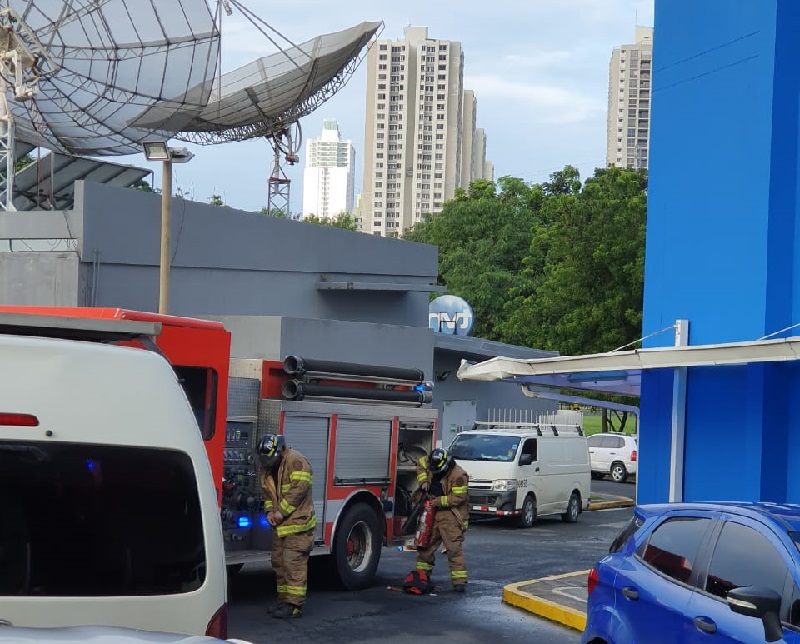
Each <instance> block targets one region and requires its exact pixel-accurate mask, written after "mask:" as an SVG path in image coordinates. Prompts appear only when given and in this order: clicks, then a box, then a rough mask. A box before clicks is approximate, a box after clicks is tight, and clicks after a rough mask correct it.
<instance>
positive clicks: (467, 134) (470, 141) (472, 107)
mask: <svg viewBox="0 0 800 644" xmlns="http://www.w3.org/2000/svg"><path fill="white" fill-rule="evenodd" d="M477 124H478V100H477V99H476V98H475V92H473V91H472V90H471V89H465V90H464V97H463V98H462V107H461V183H460V185H461V187H462V188H464V189H465V190H466V189H467V188H469V184H471V183H472V182H473V181H474V180H475V179H476V177H475V165H474V154H475V143H476V131H477ZM481 174H483V168H481Z"/></svg>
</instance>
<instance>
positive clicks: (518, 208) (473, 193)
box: [404, 178, 537, 339]
mask: <svg viewBox="0 0 800 644" xmlns="http://www.w3.org/2000/svg"><path fill="white" fill-rule="evenodd" d="M498 186H499V187H500V190H499V191H498ZM512 187H513V190H512V189H511V188H512ZM506 190H508V192H506ZM530 203H531V189H530V188H529V187H528V186H527V185H525V184H524V182H522V183H521V185H520V184H519V183H517V182H512V181H510V180H509V181H506V178H503V179H500V180H499V181H498V184H494V183H493V182H491V181H486V180H479V181H475V182H474V183H473V184H472V185H471V186H470V188H469V190H467V191H464V190H460V191H457V194H456V197H455V198H454V199H452V200H451V201H447V202H446V203H445V204H444V207H443V209H442V211H441V212H440V213H439V214H437V215H436V216H432V217H427V218H426V219H425V220H424V221H423V222H421V223H419V224H417V225H415V226H414V227H413V228H412V229H411V230H408V231H406V233H405V235H404V238H405V239H407V240H410V241H416V242H422V243H426V244H433V245H434V246H437V247H438V248H439V284H440V285H443V286H446V287H447V292H448V293H451V294H453V295H459V296H461V297H463V298H464V299H465V300H467V301H468V302H469V303H470V304H471V306H472V308H473V311H474V312H475V328H474V331H473V332H474V334H475V335H478V336H480V337H484V338H488V339H498V336H499V332H500V329H501V327H502V325H503V324H504V321H505V319H504V315H505V313H504V310H503V304H504V302H506V301H507V300H508V298H509V297H510V294H511V291H512V289H513V288H514V285H515V282H516V276H517V273H518V272H519V268H520V265H521V263H522V260H523V258H524V257H525V255H526V253H527V251H528V248H529V247H530V244H531V230H532V225H533V223H534V222H535V220H536V216H537V215H536V212H535V211H534V210H533V209H532V208H531V207H530Z"/></svg>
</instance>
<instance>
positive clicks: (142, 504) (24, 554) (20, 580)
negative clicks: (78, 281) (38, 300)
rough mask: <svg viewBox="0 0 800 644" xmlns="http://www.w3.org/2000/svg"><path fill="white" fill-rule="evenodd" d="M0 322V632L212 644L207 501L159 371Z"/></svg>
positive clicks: (222, 575)
mask: <svg viewBox="0 0 800 644" xmlns="http://www.w3.org/2000/svg"><path fill="white" fill-rule="evenodd" d="M1 317H2V320H0V624H6V625H13V626H23V627H25V626H37V627H60V626H77V625H103V626H122V627H129V628H135V629H141V630H147V631H166V632H175V633H185V634H193V635H213V636H215V637H219V638H225V637H226V635H227V632H226V631H227V603H226V593H227V590H226V572H225V557H224V550H223V543H222V530H221V525H220V517H219V508H218V506H217V500H216V491H215V488H214V484H213V481H212V477H211V469H210V466H209V463H208V458H207V456H206V452H205V449H204V446H203V442H202V439H201V436H200V433H199V430H198V427H197V423H196V421H195V418H194V416H193V414H192V410H191V407H190V406H189V403H188V402H187V400H186V396H185V394H184V392H183V390H182V388H181V386H180V384H179V383H178V381H177V379H176V377H175V374H174V372H173V370H172V368H171V367H170V365H169V364H168V363H167V361H166V360H165V359H164V358H163V357H161V356H160V355H158V354H157V353H154V352H150V351H143V350H141V349H130V348H123V347H119V346H111V345H107V344H101V343H99V342H86V341H76V340H74V339H64V338H53V337H39V336H37V335H31V333H37V334H38V333H39V332H40V331H39V330H33V331H32V330H30V329H28V330H27V331H25V330H24V328H23V327H24V325H23V327H20V329H19V330H20V331H21V334H20V333H14V332H13V328H12V330H9V328H10V327H9V324H8V320H9V318H13V316H9V315H3V316H1ZM21 317H25V316H21ZM37 317H40V316H37ZM41 321H42V320H41V317H40V320H39V323H41ZM62 323H64V322H63V321H54V323H53V324H54V326H58V325H59V324H62ZM99 323H103V321H100V322H99ZM126 324H128V325H129V326H135V325H143V326H147V325H146V324H145V323H138V322H137V323H126ZM11 326H12V327H13V325H11ZM51 331H52V329H51ZM41 333H45V332H44V331H41ZM48 333H49V331H48ZM65 334H66V335H68V336H73V337H75V336H80V333H79V332H77V331H75V330H71V331H70V330H65Z"/></svg>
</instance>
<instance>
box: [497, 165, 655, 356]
mask: <svg viewBox="0 0 800 644" xmlns="http://www.w3.org/2000/svg"><path fill="white" fill-rule="evenodd" d="M542 188H543V191H544V193H545V200H544V203H543V206H542V209H541V223H539V224H538V225H537V227H536V230H535V232H534V235H533V236H532V240H531V244H530V247H529V250H528V253H527V255H526V257H525V259H524V261H523V267H522V271H521V273H520V276H519V280H518V282H517V286H516V287H515V288H514V289H513V291H512V293H511V297H510V298H509V299H508V300H507V302H506V304H505V312H506V321H505V324H504V325H503V327H502V331H501V334H500V335H501V339H503V340H505V341H508V342H514V343H518V344H524V345H527V346H534V347H538V348H543V349H550V350H555V351H559V352H561V353H562V354H566V355H575V354H581V353H592V352H599V351H610V350H612V349H615V348H617V347H619V346H622V345H625V344H627V343H630V342H632V341H633V340H636V339H637V338H639V337H640V336H641V323H642V292H643V277H644V234H645V216H646V210H647V198H646V190H647V176H646V173H644V172H643V171H634V170H623V169H620V168H602V169H597V170H596V171H595V173H594V176H592V177H591V178H589V179H588V180H587V181H586V183H585V184H584V185H583V186H582V188H581V187H580V180H579V177H578V176H577V174H576V173H573V172H572V171H571V169H570V168H569V166H568V167H567V169H565V172H564V173H555V174H554V175H553V178H552V181H551V182H549V183H547V184H543V186H542Z"/></svg>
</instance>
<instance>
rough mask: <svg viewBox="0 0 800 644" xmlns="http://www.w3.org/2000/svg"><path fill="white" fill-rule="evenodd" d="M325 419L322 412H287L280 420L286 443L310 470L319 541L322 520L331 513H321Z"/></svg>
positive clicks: (326, 433) (326, 434) (325, 458)
mask: <svg viewBox="0 0 800 644" xmlns="http://www.w3.org/2000/svg"><path fill="white" fill-rule="evenodd" d="M329 423H330V421H329V419H328V418H326V417H322V416H301V415H296V414H290V413H287V414H286V415H285V416H284V420H283V435H284V437H285V438H286V444H287V445H288V446H289V447H291V448H292V449H296V450H297V451H299V452H300V453H301V454H302V455H303V456H305V457H306V459H307V460H308V463H309V465H311V469H312V471H313V482H312V487H311V498H312V500H313V502H314V512H316V514H317V529H316V532H315V540H316V541H322V540H323V538H324V535H325V522H326V521H329V520H331V521H332V520H333V518H334V517H326V516H325V485H326V481H327V480H328V441H329V440H330V438H329V437H330V431H329V429H330V428H329Z"/></svg>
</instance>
